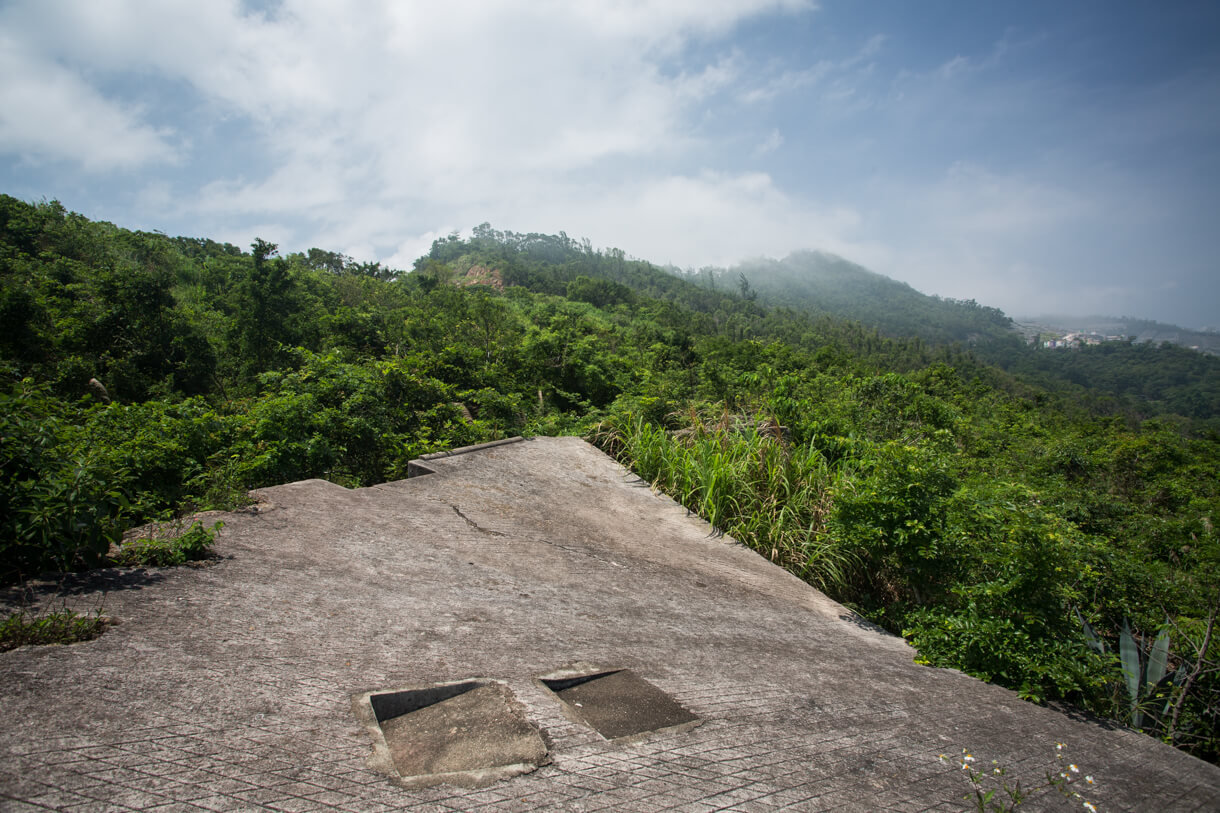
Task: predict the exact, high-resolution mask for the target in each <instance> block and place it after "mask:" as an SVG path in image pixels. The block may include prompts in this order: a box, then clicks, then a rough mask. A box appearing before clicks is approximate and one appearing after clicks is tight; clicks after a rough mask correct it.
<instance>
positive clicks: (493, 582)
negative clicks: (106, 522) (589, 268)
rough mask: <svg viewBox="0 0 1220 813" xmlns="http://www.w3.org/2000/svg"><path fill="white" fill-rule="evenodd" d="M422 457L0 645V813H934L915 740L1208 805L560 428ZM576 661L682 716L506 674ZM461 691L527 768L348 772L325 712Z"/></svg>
mask: <svg viewBox="0 0 1220 813" xmlns="http://www.w3.org/2000/svg"><path fill="white" fill-rule="evenodd" d="M428 465H429V467H430V468H432V469H434V470H435V471H436V474H432V475H429V476H426V477H421V478H417V479H412V480H410V481H404V482H399V483H389V484H385V485H382V486H378V487H374V488H367V489H360V490H356V491H348V490H346V489H343V488H340V487H338V486H334V485H331V484H328V483H324V482H321V481H307V482H303V483H294V484H290V485H286V486H279V487H276V488H271V489H266V490H264V491H263V492H262V493H261V494H262V497H263V498H264V500H265V502H264V503H263V504H262V507H261V510H260V511H259V512H258V513H246V514H235V515H232V516H228V517H226V518H225V521H226V523H227V524H226V527H225V529H224V531H223V532H222V535H221V538H220V541H219V543H218V550H219V552H220V553H221V554H223V556H224V557H225V559H224V560H223V561H221V562H220V563H218V564H216V565H214V566H211V567H206V568H200V569H178V570H164V571H153V572H149V573H146V574H131V573H114V572H111V573H104V574H99V575H98V576H95V577H93V580H92V582H90V583H89V584H86V585H84V586H83V587H82V588H81V589H78V590H76V591H74V592H72V593H70V594H69V595H67V596H65V597H62V599H63V600H67V601H68V602H69V603H70V604H72V605H74V606H76V607H78V608H82V609H92V608H95V607H96V606H97V605H98V602H99V601H101V602H102V606H103V608H104V610H105V612H106V613H107V614H110V615H113V616H116V617H117V618H118V619H119V620H120V621H121V623H120V624H119V625H118V626H117V627H114V628H113V629H111V630H110V631H109V632H107V633H106V634H105V635H104V636H102V637H101V638H99V639H97V640H95V641H92V642H89V643H85V644H79V645H74V646H71V647H50V648H26V649H21V650H16V651H14V652H10V653H5V654H0V680H2V681H3V684H2V685H3V687H4V688H3V694H2V696H0V720H2V721H3V722H2V723H0V755H2V758H0V810H13V811H18V810H21V811H24V810H47V809H55V810H81V811H84V810H90V811H94V810H162V811H230V810H249V809H258V808H263V809H268V810H280V811H322V810H326V811H361V812H362V813H363V812H365V811H382V810H386V811H388V810H412V811H442V812H443V811H455V810H461V811H465V810H481V811H525V810H571V811H598V810H605V811H621V810H647V811H654V810H655V811H721V810H723V811H773V810H809V811H816V810H848V811H850V810H869V811H875V810H902V811H923V810H927V811H940V810H960V809H964V807H965V805H964V803H963V802H962V798H963V796H964V795H965V794H966V793H967V791H968V787H967V784H966V782H965V781H964V780H963V778H962V776H961V775H959V774H958V773H957V772H955V771H954V770H953V769H951V768H946V767H945V766H944V765H943V764H941V763H940V762H939V761H938V760H937V755H938V754H939V753H941V752H946V753H949V754H953V753H955V752H958V751H960V748H961V747H963V746H969V747H970V748H971V749H973V750H974V752H975V754H976V755H977V756H978V757H979V758H980V759H981V760H986V761H987V762H989V761H990V760H991V759H997V760H999V761H1000V762H1001V763H1003V764H1004V765H1006V766H1007V767H1008V768H1009V770H1010V773H1012V774H1015V775H1020V776H1024V777H1027V778H1028V779H1036V778H1038V777H1039V775H1040V774H1041V771H1042V770H1043V769H1044V768H1045V767H1046V766H1047V765H1049V764H1050V763H1051V762H1053V748H1054V743H1055V742H1056V741H1061V742H1065V743H1067V745H1068V748H1069V751H1070V753H1071V755H1072V759H1073V760H1074V761H1076V762H1077V763H1079V764H1080V765H1082V766H1083V767H1084V768H1085V769H1086V770H1088V771H1089V772H1090V773H1092V775H1094V776H1095V777H1096V778H1097V780H1098V783H1099V784H1098V788H1097V790H1096V791H1095V792H1094V793H1093V794H1092V798H1094V799H1095V800H1096V801H1097V803H1098V805H1099V807H1100V808H1101V809H1103V810H1148V809H1162V810H1200V811H1202V810H1216V809H1220V770H1218V769H1216V768H1214V767H1212V766H1208V765H1205V764H1203V763H1201V762H1199V761H1197V760H1194V759H1191V758H1190V757H1187V756H1185V755H1182V754H1180V753H1177V752H1175V751H1173V750H1172V749H1170V748H1168V747H1166V746H1163V745H1161V744H1159V743H1157V742H1154V741H1152V740H1150V739H1149V738H1146V737H1142V736H1140V735H1137V734H1134V733H1132V732H1129V731H1124V730H1120V729H1117V728H1109V729H1107V728H1104V727H1102V726H1100V725H1097V724H1094V723H1089V722H1083V721H1079V720H1073V719H1070V718H1068V717H1066V716H1064V715H1062V714H1058V713H1056V712H1054V711H1051V710H1048V709H1044V708H1039V707H1036V706H1033V705H1030V704H1027V703H1023V702H1021V701H1020V700H1018V699H1017V698H1016V697H1015V696H1014V695H1013V694H1012V693H1011V692H1008V691H1005V690H1003V689H999V688H996V687H992V686H987V685H984V684H982V683H979V682H978V681H975V680H972V679H970V678H967V677H965V676H963V675H960V674H957V673H954V672H950V671H944V670H934V669H928V668H924V667H920V666H917V665H915V664H914V663H913V662H912V652H911V651H910V650H909V649H908V648H907V647H906V646H905V645H904V644H903V643H902V642H901V641H899V640H897V639H895V638H892V637H888V636H884V635H881V634H879V633H877V632H875V631H872V630H870V629H868V628H867V626H865V625H861V624H858V623H853V620H852V619H851V618H850V616H849V615H848V614H847V613H846V612H845V611H844V610H843V609H842V608H841V607H839V606H838V605H836V604H835V603H834V602H831V601H829V600H828V599H827V598H826V597H825V596H822V595H821V594H819V593H817V592H816V591H814V590H812V589H810V588H809V587H807V586H805V585H804V584H802V583H801V582H800V581H799V580H797V579H795V578H793V577H791V576H790V575H788V574H786V573H784V572H783V571H781V570H779V569H778V568H776V567H774V566H773V565H771V564H770V563H768V562H766V561H765V560H763V559H762V558H761V557H758V556H756V555H754V554H753V553H751V552H749V551H747V550H745V549H743V548H742V547H740V546H738V545H736V544H735V543H734V542H733V541H732V540H731V539H728V538H725V537H714V536H711V535H710V530H711V529H710V528H708V527H707V526H706V525H705V524H704V523H702V522H701V521H699V520H697V519H696V518H693V517H690V516H688V515H687V514H686V512H685V511H684V510H683V509H682V508H680V507H679V506H677V505H675V504H674V503H673V502H672V501H670V500H668V499H666V498H664V497H659V496H657V495H655V494H653V493H652V492H651V491H650V490H649V489H648V488H647V487H645V486H642V485H641V484H640V483H638V481H635V480H634V478H632V477H631V476H630V475H629V474H628V473H627V472H625V471H624V470H623V469H622V468H620V467H619V466H617V465H616V464H615V463H614V462H613V461H611V460H609V459H608V458H606V457H605V456H604V455H602V454H601V453H599V452H598V451H597V450H595V449H593V448H592V447H590V446H588V445H587V444H585V443H583V442H581V441H579V440H575V439H541V438H540V439H535V440H532V441H527V442H523V443H517V444H511V445H505V446H499V447H496V448H492V449H487V450H483V451H479V452H474V453H471V454H466V455H461V456H457V457H450V458H442V459H438V460H434V461H429V464H428ZM90 584H92V585H94V586H97V585H105V586H107V587H108V592H106V594H105V596H104V598H101V597H99V593H98V592H96V591H93V590H91V588H90ZM576 662H587V663H593V664H598V665H600V666H603V667H605V668H626V669H631V670H632V671H634V672H635V673H636V674H638V675H639V676H640V677H641V678H643V679H644V680H646V681H648V682H649V683H651V684H653V685H654V686H656V687H658V688H659V689H661V690H663V691H665V692H666V693H668V694H669V695H670V696H671V697H673V698H674V699H675V700H676V701H677V702H678V703H680V704H681V705H682V706H683V707H684V708H686V709H689V710H690V711H691V712H692V713H693V714H695V715H696V716H698V717H699V718H700V719H702V720H703V723H702V725H700V726H699V727H697V728H694V729H692V730H689V731H683V732H676V733H675V732H663V733H658V734H655V735H646V736H644V737H643V738H642V739H639V740H633V741H626V742H608V741H606V740H604V739H603V738H601V737H600V736H599V735H597V734H596V733H594V732H592V731H590V730H589V729H587V728H584V727H582V726H580V725H578V724H576V723H573V722H572V721H570V720H568V719H567V718H565V716H564V714H563V712H562V709H561V707H560V705H559V704H558V703H557V702H556V701H555V699H554V697H552V696H550V694H549V693H548V692H547V691H546V690H545V689H544V688H542V687H540V686H539V685H538V684H537V683H535V678H537V677H539V676H541V675H545V674H548V673H550V672H552V671H553V670H555V669H557V668H560V667H562V666H564V665H565V664H571V663H576ZM472 677H479V678H492V679H497V680H502V681H504V682H505V683H506V684H507V685H508V687H509V688H510V689H511V691H512V693H513V695H514V696H515V697H516V698H517V699H518V700H519V701H520V702H521V703H522V704H523V705H524V706H525V708H526V711H527V714H528V718H529V719H530V721H531V722H532V723H533V724H534V725H537V726H538V727H539V729H540V730H541V731H542V732H543V734H544V736H545V737H546V739H547V742H548V743H549V746H550V752H551V759H552V760H553V761H552V763H551V764H549V765H546V766H544V767H542V768H540V769H539V770H537V771H536V772H534V773H531V774H528V775H524V776H519V777H516V778H514V779H510V780H505V781H501V782H497V783H495V784H493V785H490V786H487V787H483V788H455V787H451V786H448V785H438V786H435V787H430V788H417V789H410V790H407V789H403V788H400V787H397V786H395V785H394V784H392V783H391V781H390V780H389V778H387V777H386V776H385V775H383V774H380V773H377V772H376V771H373V770H371V769H370V768H369V767H368V765H367V760H368V758H369V756H370V755H371V753H372V744H371V741H370V739H369V735H368V733H367V732H366V731H365V730H364V729H363V728H362V727H361V725H360V723H359V722H358V721H357V720H356V719H355V718H354V716H353V714H352V711H351V698H352V697H353V696H355V695H358V694H360V693H363V692H369V691H374V690H384V689H393V688H396V687H400V686H411V685H424V684H432V683H443V682H446V681H453V680H460V679H466V678H472ZM1028 809H1039V808H1037V807H1036V806H1035V807H1031V808H1028ZM1048 809H1075V808H1074V807H1068V808H1061V807H1055V806H1054V805H1051V806H1050V807H1049V808H1048Z"/></svg>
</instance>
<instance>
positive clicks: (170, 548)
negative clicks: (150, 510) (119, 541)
mask: <svg viewBox="0 0 1220 813" xmlns="http://www.w3.org/2000/svg"><path fill="white" fill-rule="evenodd" d="M223 527H224V523H223V522H214V523H212V525H211V527H209V528H205V527H203V523H202V522H194V523H192V524H191V527H190V528H188V529H187V530H186V531H185V532H183V533H177V531H179V530H181V527H180V526H179V525H178V524H177V523H170V525H169V527H168V528H156V529H154V530H152V531H151V532H150V533H149V534H148V535H147V536H139V537H136V538H135V539H131V540H129V541H127V542H125V543H124V544H123V546H122V547H120V548H119V551H118V553H117V554H115V555H114V557H113V561H114V563H115V564H117V565H120V566H123V567H170V566H173V565H184V564H186V563H187V562H197V561H200V560H202V559H206V558H207V557H208V556H209V555H210V554H211V548H212V543H213V542H215V541H216V533H217V531H219V530H220V529H221V528H223Z"/></svg>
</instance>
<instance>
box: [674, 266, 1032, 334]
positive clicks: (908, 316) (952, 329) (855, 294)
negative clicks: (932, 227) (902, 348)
mask: <svg viewBox="0 0 1220 813" xmlns="http://www.w3.org/2000/svg"><path fill="white" fill-rule="evenodd" d="M694 278H696V279H698V280H699V281H700V282H701V283H702V284H704V285H708V286H715V287H718V288H727V289H729V290H733V291H737V292H739V293H744V294H745V295H747V296H750V295H752V294H757V298H758V300H759V301H760V302H763V303H765V304H768V305H772V306H776V307H786V308H792V309H795V310H801V311H806V312H808V313H811V314H815V315H824V316H831V317H834V318H837V319H846V320H849V321H853V322H860V323H862V324H865V325H868V326H870V327H875V328H877V330H879V331H880V332H881V333H882V334H883V335H886V336H891V337H895V338H897V337H903V338H914V337H918V338H920V339H922V340H924V341H927V342H931V343H933V344H948V343H952V342H965V343H975V342H979V341H981V340H991V339H998V338H1011V336H1012V335H1013V334H1012V330H1011V322H1012V320H1011V319H1009V318H1008V317H1007V316H1005V315H1004V313H1003V312H1002V311H1000V310H999V309H997V308H990V307H985V306H982V305H979V304H978V303H977V302H974V301H973V300H968V301H960V300H954V299H941V298H940V297H937V296H928V295H926V294H922V293H920V292H919V291H916V290H915V289H914V288H912V287H911V286H909V285H907V284H906V283H904V282H898V281H897V280H893V279H890V278H889V277H886V276H884V275H882V274H878V273H875V272H873V271H869V270H868V269H866V268H864V267H863V266H860V265H857V264H855V263H853V262H849V261H848V260H845V259H843V258H842V257H837V256H835V255H834V254H828V253H826V252H821V251H800V252H796V253H793V254H790V255H789V256H788V257H786V258H785V259H783V260H771V259H757V260H749V261H746V262H743V263H741V264H739V265H736V266H734V267H733V268H729V269H705V270H703V271H700V272H698V273H697V274H696V275H694Z"/></svg>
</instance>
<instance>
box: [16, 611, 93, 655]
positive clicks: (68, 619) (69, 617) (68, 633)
mask: <svg viewBox="0 0 1220 813" xmlns="http://www.w3.org/2000/svg"><path fill="white" fill-rule="evenodd" d="M110 623H111V622H110V619H108V618H106V617H105V616H104V615H100V614H98V613H78V612H75V611H73V610H67V609H64V610H52V611H49V612H42V613H34V612H29V611H26V610H20V611H18V612H15V613H10V614H9V615H8V616H6V617H5V618H3V619H0V652H8V651H9V650H10V649H16V648H17V647H19V646H45V645H47V644H75V643H79V642H80V641H91V640H93V639H94V638H96V637H98V636H99V635H101V634H102V633H103V632H105V631H106V627H107V626H109V625H110Z"/></svg>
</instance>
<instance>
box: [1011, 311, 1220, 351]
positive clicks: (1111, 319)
mask: <svg viewBox="0 0 1220 813" xmlns="http://www.w3.org/2000/svg"><path fill="white" fill-rule="evenodd" d="M1021 321H1022V322H1023V323H1025V324H1023V325H1022V327H1023V328H1025V329H1026V330H1027V331H1037V332H1038V333H1061V334H1062V333H1098V334H1101V335H1103V336H1124V337H1127V338H1130V339H1133V340H1134V341H1137V342H1141V343H1145V342H1146V343H1149V344H1161V343H1162V342H1170V343H1171V344H1177V345H1181V346H1182V347H1188V348H1190V349H1192V350H1199V351H1202V352H1204V353H1212V354H1220V332H1217V331H1215V330H1211V329H1204V330H1191V329H1190V328H1185V327H1180V326H1178V325H1170V324H1166V323H1164V322H1157V321H1154V320H1152V319H1139V318H1137V317H1134V316H1063V315H1058V314H1055V315H1050V314H1048V315H1043V316H1033V317H1029V318H1027V319H1022V320H1021Z"/></svg>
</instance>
